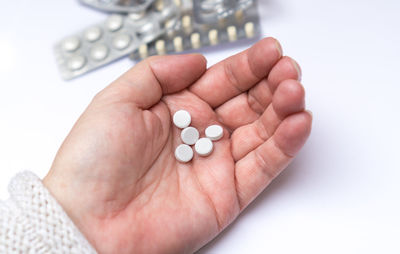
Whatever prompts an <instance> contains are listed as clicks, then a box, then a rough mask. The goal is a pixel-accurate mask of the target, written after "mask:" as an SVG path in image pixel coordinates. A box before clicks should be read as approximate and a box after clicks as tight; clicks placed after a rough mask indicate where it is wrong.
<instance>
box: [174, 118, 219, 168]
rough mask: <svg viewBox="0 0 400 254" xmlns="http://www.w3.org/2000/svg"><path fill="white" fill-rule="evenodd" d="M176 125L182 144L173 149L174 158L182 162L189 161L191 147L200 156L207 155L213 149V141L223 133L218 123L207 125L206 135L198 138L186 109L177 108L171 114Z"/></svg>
mask: <svg viewBox="0 0 400 254" xmlns="http://www.w3.org/2000/svg"><path fill="white" fill-rule="evenodd" d="M173 122H174V124H175V126H176V127H178V128H180V129H182V131H181V140H182V142H183V143H184V144H181V145H179V146H178V147H177V148H176V149H175V158H176V159H177V160H178V161H180V162H183V163H186V162H189V161H191V160H192V158H193V149H192V147H191V145H194V150H195V151H196V153H197V154H198V155H200V156H208V155H210V154H211V153H212V151H213V149H214V144H213V141H217V140H219V139H221V138H222V136H223V135H224V130H223V129H222V127H221V126H219V125H211V126H208V127H207V128H206V130H205V134H206V137H204V138H200V133H199V131H198V130H197V129H196V128H194V127H191V126H190V123H191V122H192V117H191V116H190V114H189V112H187V111H186V110H178V111H177V112H176V113H175V114H174V116H173Z"/></svg>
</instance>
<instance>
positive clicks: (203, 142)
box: [194, 138, 214, 156]
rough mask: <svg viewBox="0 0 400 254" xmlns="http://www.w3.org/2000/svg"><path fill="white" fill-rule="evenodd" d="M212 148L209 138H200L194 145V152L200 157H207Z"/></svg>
mask: <svg viewBox="0 0 400 254" xmlns="http://www.w3.org/2000/svg"><path fill="white" fill-rule="evenodd" d="M213 148H214V145H213V143H212V141H211V139H209V138H201V139H199V140H197V142H196V144H195V145H194V150H196V153H198V154H199V155H201V156H207V155H209V154H210V153H211V152H212V150H213Z"/></svg>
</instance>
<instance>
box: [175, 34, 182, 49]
mask: <svg viewBox="0 0 400 254" xmlns="http://www.w3.org/2000/svg"><path fill="white" fill-rule="evenodd" d="M174 48H175V51H176V52H181V51H183V41H182V37H180V36H177V37H175V38H174Z"/></svg>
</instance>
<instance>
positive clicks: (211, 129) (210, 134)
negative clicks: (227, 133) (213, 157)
mask: <svg viewBox="0 0 400 254" xmlns="http://www.w3.org/2000/svg"><path fill="white" fill-rule="evenodd" d="M205 132H206V137H207V138H209V139H211V140H212V141H217V140H219V139H220V138H222V136H223V135H224V129H222V127H221V126H219V125H216V124H215V125H211V126H208V127H207V129H206V131H205Z"/></svg>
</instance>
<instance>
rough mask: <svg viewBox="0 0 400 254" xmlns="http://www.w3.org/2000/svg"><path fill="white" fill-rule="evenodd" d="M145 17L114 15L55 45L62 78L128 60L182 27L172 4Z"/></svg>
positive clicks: (150, 11)
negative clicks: (161, 37)
mask: <svg viewBox="0 0 400 254" xmlns="http://www.w3.org/2000/svg"><path fill="white" fill-rule="evenodd" d="M164 2H166V3H168V4H167V5H165V6H163V8H159V7H158V6H156V5H155V6H153V7H152V8H151V10H149V11H147V12H142V13H129V14H126V15H121V14H113V15H111V16H109V17H108V18H107V20H106V21H105V22H102V23H99V24H95V25H93V26H91V27H88V28H87V29H84V30H82V31H80V32H78V33H76V34H74V35H71V36H68V37H66V38H64V39H63V40H61V41H60V42H59V43H57V44H56V45H55V48H54V51H55V56H56V61H57V64H58V67H59V70H60V73H61V76H62V78H64V79H66V80H68V79H72V78H74V77H77V76H79V75H82V74H84V73H86V72H89V71H91V70H94V69H96V68H98V67H100V66H103V65H106V64H108V63H110V62H112V61H115V60H116V59H118V58H121V57H123V56H127V55H129V54H130V53H132V52H133V51H135V49H137V48H138V47H139V46H140V45H142V44H145V43H148V42H151V41H153V40H154V39H155V38H157V37H159V36H160V35H162V34H164V33H166V32H167V31H168V30H176V27H175V26H177V25H178V24H179V22H178V21H179V17H180V14H179V8H178V7H177V6H176V5H175V4H174V3H173V0H169V1H167V0H164Z"/></svg>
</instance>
